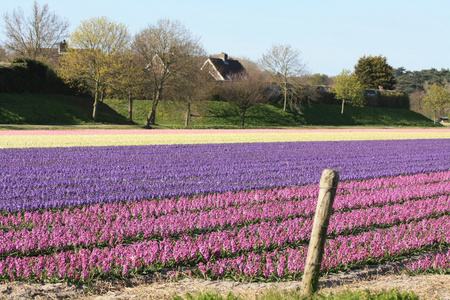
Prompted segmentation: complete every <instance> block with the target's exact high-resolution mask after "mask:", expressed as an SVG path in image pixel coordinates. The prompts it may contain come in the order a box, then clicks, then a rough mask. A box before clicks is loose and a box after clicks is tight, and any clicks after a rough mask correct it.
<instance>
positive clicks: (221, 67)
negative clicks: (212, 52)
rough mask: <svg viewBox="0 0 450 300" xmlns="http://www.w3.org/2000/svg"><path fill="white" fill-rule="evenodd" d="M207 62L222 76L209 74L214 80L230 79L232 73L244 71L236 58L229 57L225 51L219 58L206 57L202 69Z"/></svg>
mask: <svg viewBox="0 0 450 300" xmlns="http://www.w3.org/2000/svg"><path fill="white" fill-rule="evenodd" d="M208 62H209V63H210V64H211V65H212V67H213V68H214V69H215V71H217V73H219V74H217V75H219V76H221V77H222V78H217V77H216V76H215V75H214V74H211V75H212V76H214V78H215V79H216V80H231V76H232V75H233V74H237V73H240V72H243V71H245V68H244V67H243V66H242V64H241V63H240V62H239V61H238V60H235V59H229V58H228V55H226V54H225V53H222V54H221V55H220V56H219V58H214V57H210V58H208V60H207V61H206V62H205V64H204V65H203V67H202V69H203V68H204V67H205V66H206V64H208Z"/></svg>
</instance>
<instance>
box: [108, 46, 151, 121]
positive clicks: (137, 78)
mask: <svg viewBox="0 0 450 300" xmlns="http://www.w3.org/2000/svg"><path fill="white" fill-rule="evenodd" d="M108 73H109V75H108V76H107V77H106V86H107V90H108V91H109V93H110V94H111V95H115V96H117V97H118V98H121V99H128V121H129V122H130V123H132V122H133V100H134V99H136V98H137V97H142V98H143V95H144V85H145V82H146V80H147V79H148V74H147V72H146V70H145V69H144V68H142V66H141V65H140V64H139V63H138V62H137V59H136V56H135V55H133V54H132V53H131V51H127V52H125V53H123V54H122V53H118V54H115V55H114V59H113V60H112V64H111V66H110V70H109V72H108Z"/></svg>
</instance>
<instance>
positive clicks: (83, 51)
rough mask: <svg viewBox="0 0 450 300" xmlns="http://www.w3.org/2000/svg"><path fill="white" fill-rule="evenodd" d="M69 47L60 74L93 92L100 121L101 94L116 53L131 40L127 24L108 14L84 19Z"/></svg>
mask: <svg viewBox="0 0 450 300" xmlns="http://www.w3.org/2000/svg"><path fill="white" fill-rule="evenodd" d="M69 39H70V45H69V46H70V48H69V49H68V53H67V55H64V56H62V57H61V59H60V62H61V67H60V69H59V74H60V75H61V77H63V78H64V79H65V80H66V81H68V82H69V83H72V84H73V83H75V84H82V85H85V86H86V87H87V88H88V89H89V90H91V91H92V93H93V94H94V108H93V111H92V118H93V119H94V121H96V120H97V106H98V102H99V95H100V93H101V91H102V90H103V89H104V88H105V87H106V84H107V82H108V76H111V73H112V70H113V69H112V65H113V64H114V61H115V59H116V56H115V55H116V54H122V53H124V51H125V49H126V48H127V45H128V44H129V42H130V36H129V34H128V31H127V27H126V26H125V25H123V24H121V23H119V24H117V23H114V22H113V21H110V20H109V19H108V18H106V17H101V18H92V19H89V20H87V21H83V22H82V23H81V25H80V26H78V27H77V28H76V29H75V31H74V32H73V33H72V34H71V35H70V36H69Z"/></svg>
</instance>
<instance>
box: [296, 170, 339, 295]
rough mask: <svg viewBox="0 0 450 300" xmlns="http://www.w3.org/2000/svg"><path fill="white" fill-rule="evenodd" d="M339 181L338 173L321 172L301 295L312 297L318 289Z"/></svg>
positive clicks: (331, 171)
mask: <svg viewBox="0 0 450 300" xmlns="http://www.w3.org/2000/svg"><path fill="white" fill-rule="evenodd" d="M338 181H339V173H338V172H335V171H333V170H330V169H325V170H323V173H322V177H321V178H320V191H319V199H318V201H317V207H316V213H315V216H314V224H313V229H312V231H311V239H310V240H309V247H308V255H307V257H306V265H305V271H304V272H303V279H302V285H301V292H302V294H303V295H312V294H314V293H315V292H317V290H318V288H319V272H320V266H321V265H322V256H323V252H324V246H325V240H326V238H327V230H328V223H329V221H330V215H331V208H332V206H333V201H334V196H335V195H336V189H337V185H338Z"/></svg>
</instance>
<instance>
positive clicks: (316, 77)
mask: <svg viewBox="0 0 450 300" xmlns="http://www.w3.org/2000/svg"><path fill="white" fill-rule="evenodd" d="M329 81H330V78H329V77H328V76H327V75H325V74H319V73H316V74H313V75H310V76H307V82H308V84H309V85H315V86H319V85H328V84H329Z"/></svg>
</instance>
